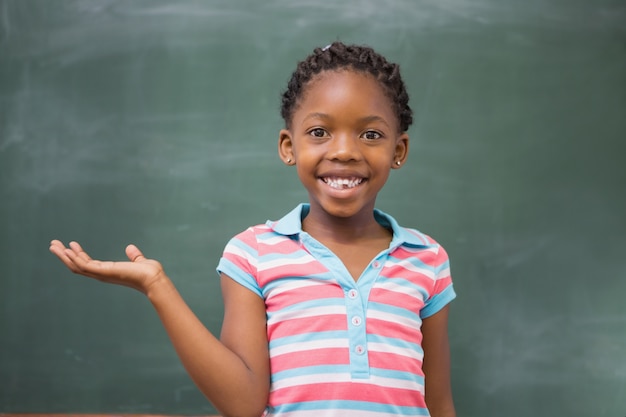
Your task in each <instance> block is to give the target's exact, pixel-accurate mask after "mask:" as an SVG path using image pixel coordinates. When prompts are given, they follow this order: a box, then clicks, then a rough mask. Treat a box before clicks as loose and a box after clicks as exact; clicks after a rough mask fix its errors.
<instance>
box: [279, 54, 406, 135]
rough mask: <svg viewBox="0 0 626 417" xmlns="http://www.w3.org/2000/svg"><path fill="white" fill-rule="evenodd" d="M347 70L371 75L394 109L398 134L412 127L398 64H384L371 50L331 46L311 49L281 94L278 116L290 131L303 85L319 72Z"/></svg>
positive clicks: (386, 62) (384, 60)
mask: <svg viewBox="0 0 626 417" xmlns="http://www.w3.org/2000/svg"><path fill="white" fill-rule="evenodd" d="M343 69H349V70H353V71H358V72H362V73H366V74H371V75H372V76H373V77H374V78H375V79H376V80H377V81H378V82H379V83H380V85H381V86H382V87H383V90H384V91H385V93H386V94H387V96H388V97H389V99H390V100H391V103H392V104H393V106H394V111H395V114H396V116H397V118H398V126H399V127H400V131H401V132H406V131H407V130H408V128H409V126H410V125H411V123H413V111H412V110H411V108H410V107H409V95H408V93H407V91H406V88H405V86H404V82H403V81H402V77H401V76H400V67H399V65H398V64H394V63H390V62H388V61H387V60H386V59H385V57H383V56H382V55H380V54H378V53H376V52H375V51H374V50H373V49H372V48H370V47H367V46H358V45H345V44H343V43H341V42H333V43H332V44H330V45H328V46H326V47H325V48H315V50H314V51H313V53H312V54H311V55H309V56H308V57H307V58H306V59H304V60H303V61H300V62H299V63H298V66H297V67H296V70H295V71H294V72H293V74H292V75H291V79H290V80H289V82H288V84H287V89H286V90H285V91H284V92H283V94H282V103H281V109H280V114H281V116H282V117H283V120H284V121H285V125H286V126H287V127H290V125H291V119H292V117H293V114H294V112H295V111H296V108H297V107H298V104H299V103H298V100H299V99H300V98H301V97H302V94H303V92H304V90H305V89H306V86H307V84H308V83H309V82H310V81H311V80H312V79H313V78H314V77H315V76H316V75H317V74H319V73H321V72H322V71H333V70H335V71H337V70H343Z"/></svg>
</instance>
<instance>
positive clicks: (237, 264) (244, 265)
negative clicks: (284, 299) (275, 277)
mask: <svg viewBox="0 0 626 417" xmlns="http://www.w3.org/2000/svg"><path fill="white" fill-rule="evenodd" d="M258 255H259V253H258V249H257V244H256V235H255V233H254V230H253V229H252V228H249V229H247V230H246V231H244V232H242V233H240V234H238V235H237V236H235V237H233V238H232V239H231V240H230V241H229V242H228V243H227V244H226V247H225V248H224V253H223V254H222V257H221V258H220V261H219V263H218V265H217V268H216V269H217V273H218V274H222V273H223V274H225V275H227V276H228V277H230V278H231V279H233V280H235V281H236V282H237V283H239V284H241V285H243V286H244V287H246V288H247V289H249V290H250V291H252V292H254V293H255V294H257V295H258V296H259V297H261V298H263V293H262V291H261V288H260V287H259V284H258V282H257V280H256V276H257V260H258Z"/></svg>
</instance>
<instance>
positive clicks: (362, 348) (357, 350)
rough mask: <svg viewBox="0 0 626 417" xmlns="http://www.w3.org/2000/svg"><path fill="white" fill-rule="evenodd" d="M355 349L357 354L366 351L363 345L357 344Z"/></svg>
mask: <svg viewBox="0 0 626 417" xmlns="http://www.w3.org/2000/svg"><path fill="white" fill-rule="evenodd" d="M354 351H355V352H356V353H357V354H359V355H362V354H364V353H365V348H364V347H363V346H362V345H356V347H355V348H354Z"/></svg>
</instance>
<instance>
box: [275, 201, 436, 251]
mask: <svg viewBox="0 0 626 417" xmlns="http://www.w3.org/2000/svg"><path fill="white" fill-rule="evenodd" d="M309 210H310V205H309V204H306V203H302V204H298V206H296V208H294V209H293V210H291V211H290V212H289V213H287V214H286V215H285V216H284V217H283V218H282V219H280V220H278V221H270V220H268V221H267V222H266V224H267V226H268V227H270V228H271V229H272V230H274V231H275V232H276V233H279V234H281V235H285V236H294V235H300V233H302V232H303V231H302V219H304V217H306V215H307V214H308V213H309ZM374 218H375V219H376V221H378V223H379V224H380V225H381V226H384V227H387V228H391V230H392V231H393V239H392V241H391V246H392V247H393V246H399V245H402V244H407V245H409V246H430V242H429V240H428V238H427V237H426V236H425V235H424V234H422V233H420V232H418V231H417V230H411V229H406V228H404V227H400V225H398V222H396V219H394V218H393V217H392V216H390V215H389V214H387V213H385V212H383V211H381V210H378V209H374Z"/></svg>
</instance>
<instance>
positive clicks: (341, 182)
mask: <svg viewBox="0 0 626 417" xmlns="http://www.w3.org/2000/svg"><path fill="white" fill-rule="evenodd" d="M322 181H324V182H325V183H326V184H328V185H329V186H330V187H331V188H335V189H337V190H347V189H350V188H354V187H356V186H358V185H360V184H361V183H362V182H363V181H364V179H363V178H356V177H354V178H338V177H323V178H322Z"/></svg>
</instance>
